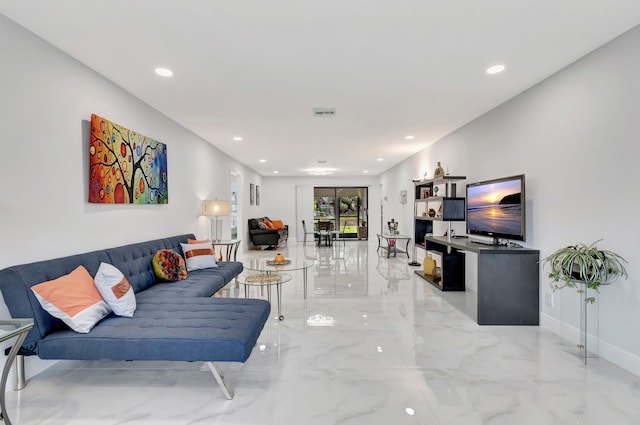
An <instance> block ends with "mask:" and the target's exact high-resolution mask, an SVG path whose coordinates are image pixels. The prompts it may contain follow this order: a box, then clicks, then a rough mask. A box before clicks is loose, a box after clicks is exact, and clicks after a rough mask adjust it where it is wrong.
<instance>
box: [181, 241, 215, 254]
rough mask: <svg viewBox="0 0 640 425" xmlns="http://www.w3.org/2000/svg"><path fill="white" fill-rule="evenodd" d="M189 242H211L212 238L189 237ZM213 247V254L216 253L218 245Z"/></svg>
mask: <svg viewBox="0 0 640 425" xmlns="http://www.w3.org/2000/svg"><path fill="white" fill-rule="evenodd" d="M187 242H189V243H191V244H198V243H211V239H187ZM212 248H213V255H216V247H215V246H212Z"/></svg>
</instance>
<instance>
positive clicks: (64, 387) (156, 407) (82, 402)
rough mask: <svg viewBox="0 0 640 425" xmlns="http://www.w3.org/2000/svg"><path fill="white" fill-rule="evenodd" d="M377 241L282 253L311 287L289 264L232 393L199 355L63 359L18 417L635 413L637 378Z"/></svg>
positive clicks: (387, 418) (440, 417)
mask: <svg viewBox="0 0 640 425" xmlns="http://www.w3.org/2000/svg"><path fill="white" fill-rule="evenodd" d="M375 246H376V245H375V244H367V243H366V242H355V241H354V242H346V243H345V244H342V243H338V244H335V245H334V246H332V247H316V246H314V245H313V244H310V243H308V244H307V245H306V246H304V247H303V246H300V245H299V246H295V245H293V244H292V245H291V246H289V247H288V248H286V249H283V250H281V252H282V253H283V254H285V256H286V257H288V258H299V259H302V258H306V259H312V260H314V261H315V262H316V267H315V268H313V269H311V270H309V275H308V277H309V297H308V299H307V300H306V301H305V300H304V299H303V286H302V273H301V272H295V276H294V280H292V281H291V282H289V283H287V284H285V285H284V296H283V305H282V308H283V314H284V316H285V317H286V318H285V320H284V321H283V322H280V321H278V320H275V319H274V320H270V321H269V323H268V324H267V326H266V327H265V329H264V331H263V333H262V335H261V336H260V340H259V343H258V345H257V346H256V348H255V349H254V352H253V354H252V355H251V358H250V359H249V361H248V362H247V363H245V364H224V363H223V364H221V367H222V369H223V371H224V372H225V374H226V376H227V379H228V381H229V382H230V384H231V385H232V386H233V387H234V388H235V391H236V397H235V398H234V400H232V401H227V400H225V399H224V397H223V396H222V393H221V392H220V390H219V389H218V387H217V385H216V383H215V381H214V379H213V377H212V375H211V374H210V373H209V372H208V371H207V370H206V369H205V368H203V365H202V364H200V363H171V362H67V361H65V362H59V363H57V364H56V365H54V366H53V367H51V368H50V369H48V370H46V371H45V372H43V373H41V374H40V375H38V376H36V377H35V378H33V379H31V381H30V382H29V384H28V386H27V388H26V389H24V390H23V391H21V392H9V394H8V403H7V408H8V410H9V414H10V415H11V418H12V419H13V422H14V424H20V425H26V424H56V425H57V424H60V425H62V424H65V425H76V424H77V425H80V424H82V425H93V424H96V425H97V424H100V425H103V424H104V425H106V424H177V425H180V424H225V425H226V424H232V425H233V424H278V425H299V424H318V425H327V424H363V425H365V424H366V425H371V424H374V425H375V424H393V425H402V424H429V425H435V424H441V425H445V424H446V425H478V424H496V425H502V424H504V425H516V424H535V425H546V424H581V425H585V424H594V425H595V424H603V423H606V424H615V425H625V424H640V403H639V401H640V378H639V377H637V376H634V375H631V374H630V373H628V372H625V371H624V370H622V369H620V368H618V367H616V366H613V365H612V364H610V363H608V362H606V361H604V360H600V359H591V360H590V364H589V366H588V367H586V368H585V367H584V366H583V365H582V363H581V362H580V360H579V359H578V358H577V357H574V356H573V355H572V354H569V353H567V347H566V345H565V343H564V342H563V341H561V340H559V339H558V338H557V337H556V336H555V335H553V334H550V333H548V332H545V331H542V330H541V329H539V328H538V327H506V326H500V327H490V326H485V327H480V326H478V325H477V324H476V323H475V321H473V320H472V319H471V317H473V314H474V313H473V300H474V298H473V297H474V294H473V293H467V294H464V293H457V294H442V293H440V292H439V291H438V290H436V289H435V288H433V287H431V286H430V285H428V284H425V283H424V282H423V281H421V280H420V279H419V278H417V277H415V275H414V274H413V271H412V270H413V269H412V268H410V267H409V266H407V258H406V257H404V256H403V257H402V258H400V257H398V258H393V257H392V258H390V259H387V258H386V257H383V256H382V255H380V256H378V253H376V249H375ZM273 255H275V254H274V252H273V251H263V252H250V253H243V254H242V255H241V257H242V258H243V259H247V258H254V257H267V258H270V257H272V256H273ZM226 295H227V296H244V290H243V289H242V288H235V287H233V286H232V287H230V288H229V290H228V291H226ZM252 295H253V296H260V293H259V292H258V291H254V292H252ZM273 295H274V296H275V294H273ZM443 295H444V296H443ZM263 296H264V297H266V294H263ZM274 299H275V298H274ZM273 316H275V309H274V314H273Z"/></svg>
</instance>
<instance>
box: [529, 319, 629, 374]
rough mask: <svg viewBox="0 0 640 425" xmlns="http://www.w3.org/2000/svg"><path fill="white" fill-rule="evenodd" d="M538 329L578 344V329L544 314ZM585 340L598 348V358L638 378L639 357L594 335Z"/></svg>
mask: <svg viewBox="0 0 640 425" xmlns="http://www.w3.org/2000/svg"><path fill="white" fill-rule="evenodd" d="M540 327H541V328H543V329H545V330H548V331H550V332H553V333H554V334H556V335H558V336H560V337H561V338H563V339H566V340H567V341H569V342H570V343H572V344H577V343H579V342H580V329H578V328H576V327H575V326H572V325H568V324H566V323H564V322H562V321H561V320H558V319H556V318H555V317H551V316H549V315H548V314H546V313H540ZM587 338H588V339H587V343H588V344H589V346H591V347H598V353H597V354H598V356H599V357H601V358H603V359H605V360H608V361H610V362H611V363H613V364H615V365H617V366H620V367H621V368H623V369H626V370H628V371H629V372H631V373H633V374H634V375H638V376H640V356H637V355H635V354H633V353H630V352H628V351H626V350H624V349H622V348H620V347H618V346H616V345H613V344H611V343H609V342H607V341H603V340H602V339H598V338H596V337H595V335H588V337H587Z"/></svg>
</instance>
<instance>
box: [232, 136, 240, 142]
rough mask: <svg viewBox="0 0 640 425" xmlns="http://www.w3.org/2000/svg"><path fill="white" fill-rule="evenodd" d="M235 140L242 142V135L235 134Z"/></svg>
mask: <svg viewBox="0 0 640 425" xmlns="http://www.w3.org/2000/svg"><path fill="white" fill-rule="evenodd" d="M233 140H235V141H236V142H242V137H240V136H235V137H234V138H233Z"/></svg>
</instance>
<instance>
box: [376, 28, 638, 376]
mask: <svg viewBox="0 0 640 425" xmlns="http://www.w3.org/2000/svg"><path fill="white" fill-rule="evenodd" d="M639 49H640V27H636V28H634V29H633V30H631V31H630V32H628V33H626V34H624V35H623V36H621V37H619V38H618V39H616V40H614V41H612V42H611V43H609V44H607V45H605V46H603V47H602V48H600V49H598V50H596V51H595V52H593V53H591V54H589V55H588V56H586V57H584V58H583V59H581V60H580V61H578V62H576V63H574V64H573V65H571V66H569V67H567V68H566V69H564V70H563V71H561V72H559V73H557V74H556V75H553V76H552V77H550V78H548V79H547V80H545V81H543V82H542V83H540V84H538V85H537V86H535V87H533V88H531V89H529V90H527V91H526V92H524V93H522V94H521V95H519V96H517V97H515V98H513V99H512V100H510V101H508V102H506V103H504V104H503V105H501V106H499V107H497V108H495V109H494V110H492V111H490V112H489V113H487V114H485V115H483V116H482V117H480V118H478V119H476V120H475V121H473V122H471V123H469V124H467V125H465V126H464V127H462V128H460V129H459V130H458V131H456V132H455V133H453V134H451V135H449V136H448V137H445V138H444V139H442V140H440V141H439V142H437V143H436V144H434V145H432V146H430V147H429V148H427V149H425V150H424V151H422V152H420V153H419V154H417V155H414V156H413V157H411V158H410V159H408V160H406V161H405V162H403V163H402V164H400V165H398V166H396V167H394V168H393V169H391V170H389V171H388V172H386V173H384V174H383V175H382V176H381V182H382V183H383V184H384V187H385V193H384V194H383V195H382V196H385V195H387V194H388V196H389V198H390V199H392V198H393V196H395V194H396V192H397V191H398V190H399V189H400V188H401V187H410V186H409V184H408V183H407V179H410V178H411V177H414V176H422V175H423V173H424V172H425V169H428V171H429V173H430V174H431V175H432V173H433V170H434V168H435V165H436V162H437V161H442V163H443V165H444V166H448V168H449V170H450V172H451V174H462V175H466V176H467V177H468V180H467V182H475V181H480V180H484V179H489V178H496V177H504V176H509V175H513V174H519V173H525V174H526V179H527V182H526V184H527V188H526V190H527V205H526V206H527V209H528V211H527V220H528V223H527V224H528V225H527V235H528V236H527V243H526V245H527V246H530V247H535V248H538V249H540V251H541V257H542V258H543V257H545V256H547V255H549V254H550V253H551V252H553V251H554V250H556V249H557V248H560V247H563V246H566V245H570V244H574V243H576V242H585V243H590V242H593V241H596V240H598V239H604V241H603V242H602V243H601V244H600V245H599V246H600V247H602V248H607V249H611V250H614V251H617V252H618V253H620V254H621V255H622V256H624V257H625V258H626V259H627V260H628V261H629V267H628V271H629V274H630V278H629V279H628V280H626V281H619V282H616V283H615V284H614V285H611V286H607V287H603V288H602V289H601V296H600V298H599V300H598V307H599V316H598V317H599V326H600V328H599V338H600V347H599V348H600V356H602V357H604V358H607V359H609V360H611V361H613V362H614V363H617V364H619V365H621V366H623V367H626V368H628V369H629V370H632V371H634V372H635V373H636V374H640V339H639V338H637V335H639V334H640V308H639V307H640V285H639V283H640V251H639V250H638V249H637V245H636V242H637V241H636V237H637V234H638V229H639V227H640V226H639V225H638V219H637V211H638V210H639V209H640V201H639V197H638V195H637V194H638V188H639V187H640V177H639V175H640V174H639V173H638V171H637V170H636V169H635V167H636V166H637V162H638V160H637V154H636V153H635V152H637V145H638V136H639V135H640V119H638V117H640V78H638V75H640V56H638V54H637V53H638V51H639ZM508 72H517V70H509V71H508ZM396 209H397V211H398V212H397V214H398V215H399V214H402V217H403V218H402V221H404V222H407V223H408V222H409V221H410V219H411V212H409V210H408V209H407V208H404V207H402V208H400V207H399V208H396ZM403 230H404V229H403ZM468 257H472V256H471V255H468ZM473 260H474V259H473V258H471V261H470V259H468V261H467V266H468V267H469V266H471V267H475V264H474V261H473ZM474 273H475V270H473V269H472V270H470V274H471V276H473V275H474ZM468 283H469V281H468ZM471 283H473V282H471ZM548 288H549V279H548V278H547V277H546V273H544V271H542V272H541V281H540V293H541V296H540V299H541V306H540V308H541V319H542V326H544V327H545V328H547V329H550V330H553V331H554V332H557V333H560V334H562V335H564V336H565V337H569V338H571V337H575V331H576V329H577V328H578V327H579V315H578V308H579V301H578V299H577V296H576V294H575V291H573V290H565V291H563V292H561V293H556V294H554V295H553V306H551V305H546V304H545V301H544V300H545V297H544V295H545V294H547V293H550V290H549V289H548ZM597 335H598V334H596V336H597Z"/></svg>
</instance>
